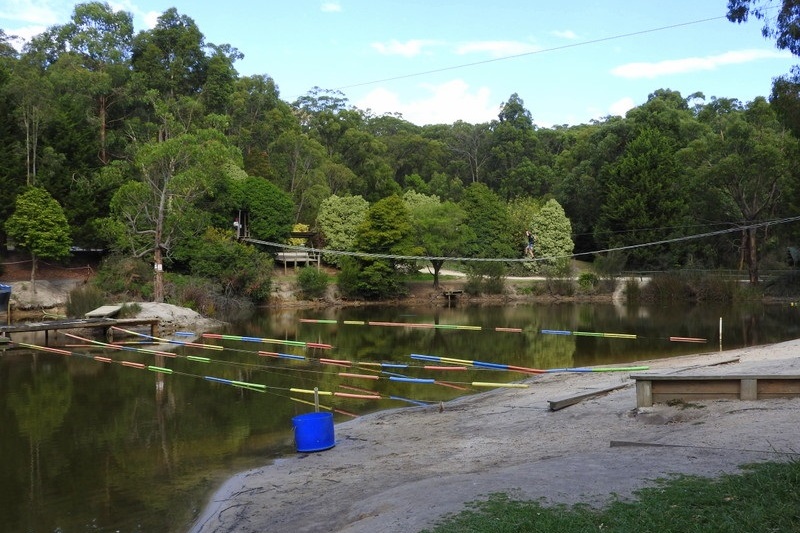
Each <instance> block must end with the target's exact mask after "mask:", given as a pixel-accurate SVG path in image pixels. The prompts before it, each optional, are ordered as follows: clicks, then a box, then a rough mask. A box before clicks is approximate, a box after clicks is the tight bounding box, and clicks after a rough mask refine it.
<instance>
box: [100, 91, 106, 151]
mask: <svg viewBox="0 0 800 533" xmlns="http://www.w3.org/2000/svg"><path fill="white" fill-rule="evenodd" d="M107 107H108V103H107V101H106V97H105V96H101V97H100V162H101V163H103V164H104V165H107V164H108V153H107V152H106V142H107V139H106V129H107V127H108V126H107V125H106V116H107V114H106V110H107Z"/></svg>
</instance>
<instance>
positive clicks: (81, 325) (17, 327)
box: [0, 318, 159, 345]
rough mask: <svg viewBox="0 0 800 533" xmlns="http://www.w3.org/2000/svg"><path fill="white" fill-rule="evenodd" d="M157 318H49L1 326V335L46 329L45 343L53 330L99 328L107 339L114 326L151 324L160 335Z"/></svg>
mask: <svg viewBox="0 0 800 533" xmlns="http://www.w3.org/2000/svg"><path fill="white" fill-rule="evenodd" d="M158 324H159V319H157V318H119V319H117V318H77V319H74V320H47V321H44V322H27V323H24V324H12V325H8V326H0V337H10V336H11V335H12V334H14V333H21V332H35V331H44V339H45V345H46V344H47V343H48V342H49V335H50V332H51V331H58V330H64V329H97V330H98V332H99V333H100V334H102V335H103V336H104V337H105V338H106V339H107V340H109V341H111V340H113V333H112V332H113V330H112V329H111V328H112V326H124V327H128V326H150V335H152V336H156V335H158Z"/></svg>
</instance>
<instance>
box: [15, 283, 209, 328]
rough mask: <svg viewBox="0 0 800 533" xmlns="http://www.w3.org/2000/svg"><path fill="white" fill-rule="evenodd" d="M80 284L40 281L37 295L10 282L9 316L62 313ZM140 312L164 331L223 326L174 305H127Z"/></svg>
mask: <svg viewBox="0 0 800 533" xmlns="http://www.w3.org/2000/svg"><path fill="white" fill-rule="evenodd" d="M82 283H83V282H82V281H80V280H73V279H59V280H39V281H37V282H36V292H34V291H33V287H32V285H31V283H30V282H29V281H12V282H10V283H8V285H10V286H11V314H12V317H13V319H14V320H17V319H18V318H20V317H22V318H24V317H25V316H28V315H32V314H39V313H42V312H45V311H50V312H53V314H61V313H63V309H64V308H66V305H67V300H68V299H69V293H70V291H72V290H73V289H74V288H75V287H77V286H79V285H81V284H82ZM133 304H135V305H138V306H139V307H140V308H141V310H140V311H139V313H137V315H136V318H157V319H159V327H160V329H161V330H162V331H165V332H174V331H178V330H190V331H207V330H209V329H214V328H217V327H220V326H222V324H223V323H222V322H220V321H218V320H214V319H211V318H206V317H204V316H202V315H201V314H200V313H198V312H197V311H194V310H192V309H188V308H186V307H179V306H177V305H172V304H165V303H155V302H130V305H133Z"/></svg>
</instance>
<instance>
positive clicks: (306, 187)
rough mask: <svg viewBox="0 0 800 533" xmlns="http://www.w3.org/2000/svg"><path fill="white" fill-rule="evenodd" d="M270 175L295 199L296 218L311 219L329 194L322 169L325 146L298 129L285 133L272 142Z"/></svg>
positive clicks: (324, 160)
mask: <svg viewBox="0 0 800 533" xmlns="http://www.w3.org/2000/svg"><path fill="white" fill-rule="evenodd" d="M269 152H270V154H272V156H271V158H270V169H269V177H270V179H271V180H272V181H273V182H274V183H275V184H276V185H278V186H279V187H281V188H282V189H283V190H285V191H286V192H287V193H288V194H289V195H290V196H291V197H292V199H293V201H294V205H295V213H294V215H293V217H292V220H293V221H294V222H312V221H313V220H314V219H315V218H316V216H317V211H318V210H319V206H320V203H321V202H322V200H324V199H325V198H326V197H328V196H330V194H331V190H330V188H329V187H328V183H327V180H326V176H325V174H324V172H323V168H324V165H325V163H326V161H327V159H328V157H327V155H326V154H325V149H324V147H323V146H322V145H321V144H319V142H317V141H316V140H314V139H312V138H310V137H309V136H308V135H306V134H304V133H302V132H300V131H299V130H296V129H295V130H289V131H286V132H284V133H282V134H281V135H280V136H279V137H278V138H277V139H276V140H275V142H273V143H272V144H270V146H269Z"/></svg>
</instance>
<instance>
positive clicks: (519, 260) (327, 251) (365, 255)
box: [242, 216, 800, 263]
mask: <svg viewBox="0 0 800 533" xmlns="http://www.w3.org/2000/svg"><path fill="white" fill-rule="evenodd" d="M797 221H800V216H796V217H788V218H782V219H777V220H768V221H765V222H756V223H753V224H746V225H742V226H736V227H732V228H726V229H721V230H716V231H709V232H706V233H698V234H695V235H687V236H683V237H675V238H672V239H664V240H660V241H652V242H646V243H640V244H631V245H628V246H617V247H615V248H606V249H604V250H595V251H593V252H582V253H580V254H569V255H562V256H546V257H536V258H534V259H531V258H528V257H446V256H425V255H396V254H374V253H369V252H349V251H344V250H330V249H327V248H313V247H309V246H293V245H290V244H282V243H278V242H270V241H261V240H258V239H250V238H245V239H242V240H243V241H245V242H249V243H253V244H261V245H264V246H269V247H272V248H277V249H281V250H292V251H297V252H310V253H314V254H328V255H342V256H350V257H363V258H369V259H393V260H397V261H462V262H495V263H528V262H535V261H548V260H549V261H552V260H556V259H572V258H575V257H578V256H583V255H595V254H603V253H608V252H619V251H623V250H633V249H635V248H646V247H649V246H659V245H662V244H671V243H674V242H683V241H690V240H695V239H703V238H706V237H713V236H716V235H723V234H725V233H734V232H739V231H743V230H746V229H752V228H762V227H767V226H778V225H781V224H788V223H790V222H797Z"/></svg>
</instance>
